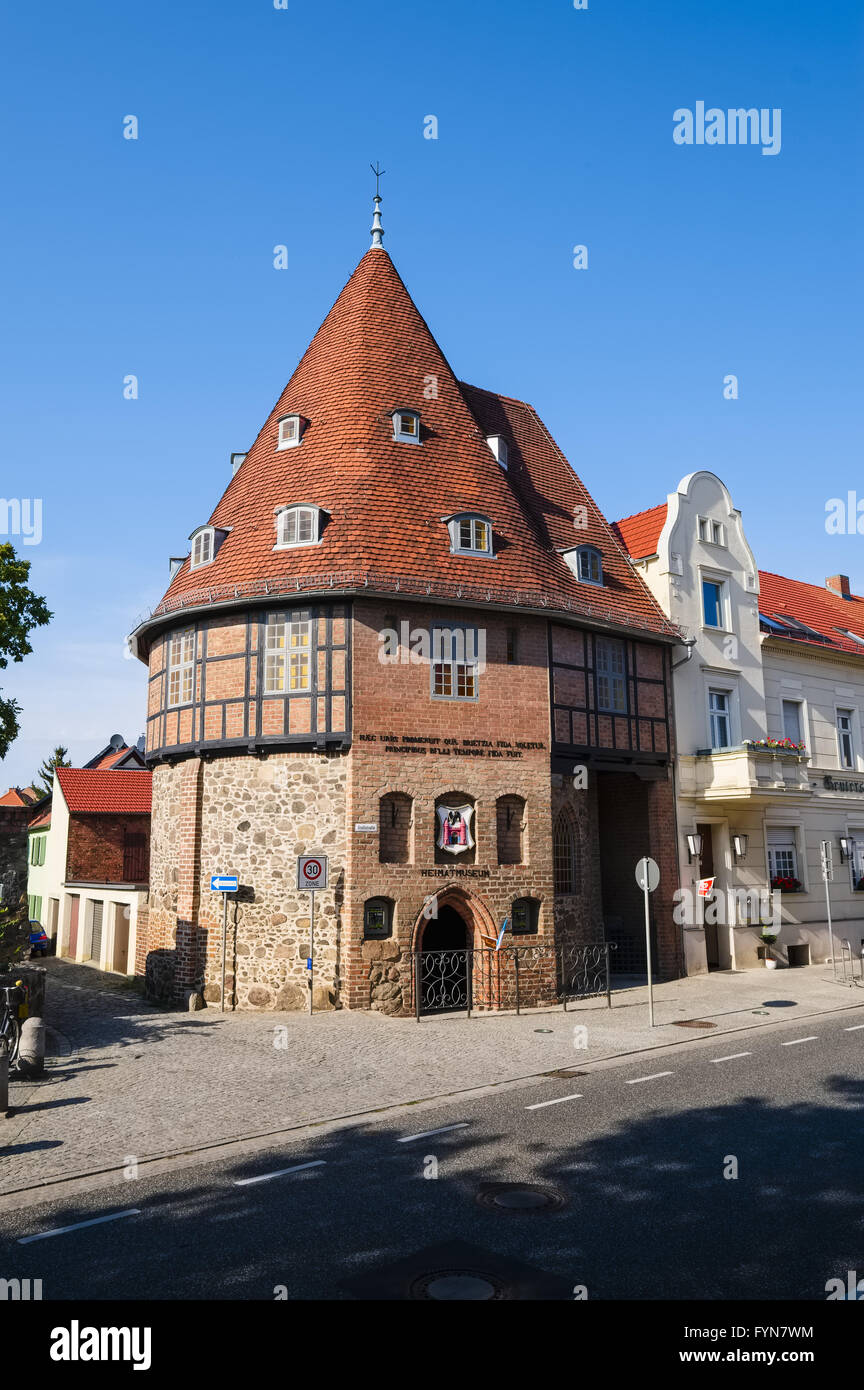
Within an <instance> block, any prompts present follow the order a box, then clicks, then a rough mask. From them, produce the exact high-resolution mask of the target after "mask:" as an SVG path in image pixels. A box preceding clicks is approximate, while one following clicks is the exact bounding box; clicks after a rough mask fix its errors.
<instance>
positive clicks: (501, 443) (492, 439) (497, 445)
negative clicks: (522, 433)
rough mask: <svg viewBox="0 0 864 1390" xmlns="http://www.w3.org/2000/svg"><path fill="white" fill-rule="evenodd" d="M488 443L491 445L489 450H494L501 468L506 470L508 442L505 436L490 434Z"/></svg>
mask: <svg viewBox="0 0 864 1390" xmlns="http://www.w3.org/2000/svg"><path fill="white" fill-rule="evenodd" d="M486 443H487V444H488V445H489V448H490V449H491V450H492V452H493V454H494V455H495V457H496V459H497V460H498V462H499V463H500V465H501V467H502V468H504V469H506V468H507V453H508V450H507V440H506V439H505V438H504V436H503V434H488V435H487V436H486Z"/></svg>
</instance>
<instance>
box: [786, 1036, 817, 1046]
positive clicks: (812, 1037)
mask: <svg viewBox="0 0 864 1390" xmlns="http://www.w3.org/2000/svg"><path fill="white" fill-rule="evenodd" d="M818 1041H819V1039H818V1037H817V1036H816V1034H815V1033H811V1034H810V1037H809V1038H793V1039H792V1041H791V1042H785V1043H781V1044H780V1046H781V1047H795V1045H796V1044H797V1043H802V1042H818Z"/></svg>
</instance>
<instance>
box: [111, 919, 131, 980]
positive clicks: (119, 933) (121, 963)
mask: <svg viewBox="0 0 864 1390" xmlns="http://www.w3.org/2000/svg"><path fill="white" fill-rule="evenodd" d="M129 917H130V911H129V908H128V907H126V906H124V904H123V903H115V904H114V951H113V955H112V960H111V968H112V970H119V972H120V974H121V975H129V974H131V971H130V970H129Z"/></svg>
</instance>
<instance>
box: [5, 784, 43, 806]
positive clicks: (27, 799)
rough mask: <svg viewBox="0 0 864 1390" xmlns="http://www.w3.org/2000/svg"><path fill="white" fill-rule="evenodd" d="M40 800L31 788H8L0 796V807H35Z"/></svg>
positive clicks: (37, 793)
mask: <svg viewBox="0 0 864 1390" xmlns="http://www.w3.org/2000/svg"><path fill="white" fill-rule="evenodd" d="M41 799H42V798H41V796H40V793H39V792H37V791H36V790H35V788H33V787H10V788H9V790H8V792H4V793H3V795H2V796H0V806H35V805H36V803H37V802H38V801H41Z"/></svg>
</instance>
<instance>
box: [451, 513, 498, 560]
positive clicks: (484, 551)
mask: <svg viewBox="0 0 864 1390" xmlns="http://www.w3.org/2000/svg"><path fill="white" fill-rule="evenodd" d="M445 520H446V521H447V527H448V530H449V532H450V553H451V554H452V555H488V556H491V555H492V553H493V551H492V523H491V521H490V520H489V518H488V516H476V515H473V514H472V513H470V512H460V513H459V515H458V516H451V517H446V518H445Z"/></svg>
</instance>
